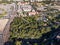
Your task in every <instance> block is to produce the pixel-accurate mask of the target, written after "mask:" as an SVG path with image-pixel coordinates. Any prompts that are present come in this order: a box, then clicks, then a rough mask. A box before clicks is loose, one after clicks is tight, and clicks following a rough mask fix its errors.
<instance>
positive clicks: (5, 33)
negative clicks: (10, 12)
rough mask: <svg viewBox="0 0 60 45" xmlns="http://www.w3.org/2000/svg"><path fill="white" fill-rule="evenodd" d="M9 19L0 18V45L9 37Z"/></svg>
mask: <svg viewBox="0 0 60 45" xmlns="http://www.w3.org/2000/svg"><path fill="white" fill-rule="evenodd" d="M8 21H9V19H0V45H4V43H5V42H6V41H7V40H8V38H9V24H8Z"/></svg>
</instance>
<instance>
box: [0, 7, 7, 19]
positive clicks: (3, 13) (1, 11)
mask: <svg viewBox="0 0 60 45" xmlns="http://www.w3.org/2000/svg"><path fill="white" fill-rule="evenodd" d="M6 14H7V12H6V11H5V10H4V9H2V8H0V18H1V17H4V16H5V15H6Z"/></svg>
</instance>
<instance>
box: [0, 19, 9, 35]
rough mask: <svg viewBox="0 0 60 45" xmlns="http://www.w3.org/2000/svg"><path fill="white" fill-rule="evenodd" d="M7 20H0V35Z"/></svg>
mask: <svg viewBox="0 0 60 45" xmlns="http://www.w3.org/2000/svg"><path fill="white" fill-rule="evenodd" d="M8 20H9V19H0V34H2V32H3V30H4V28H5V26H6V24H7V22H8Z"/></svg>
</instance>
